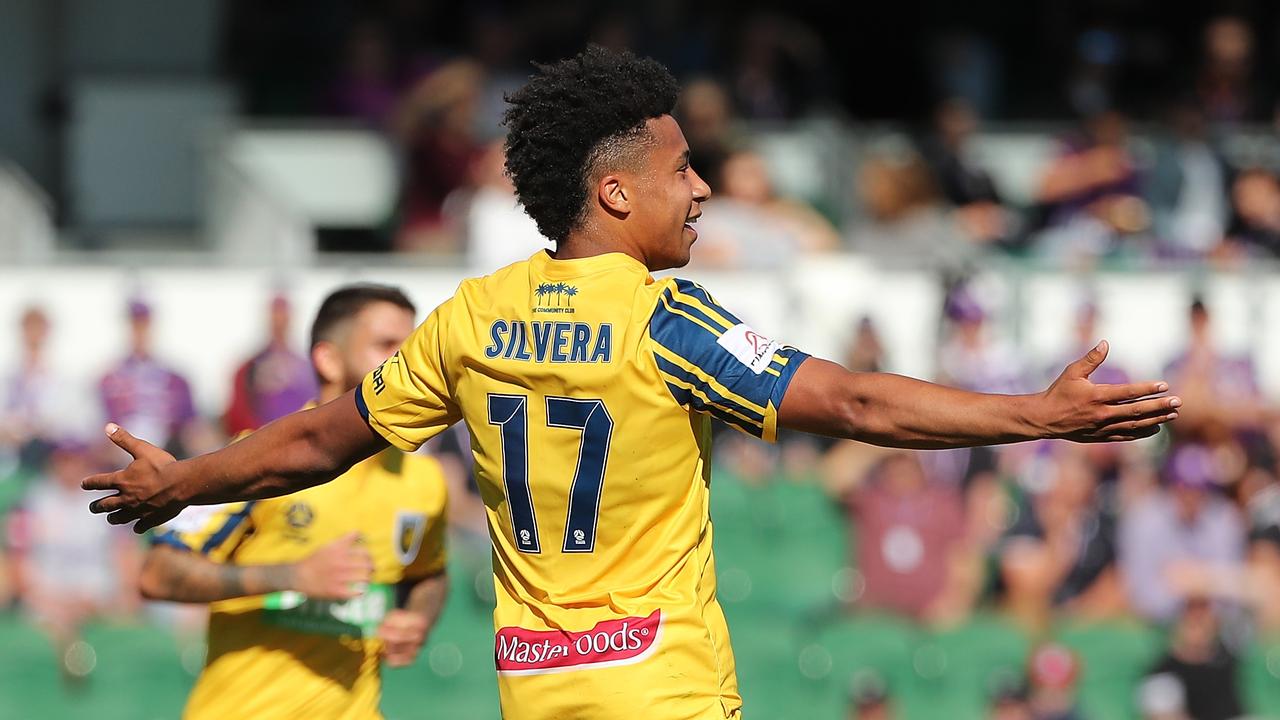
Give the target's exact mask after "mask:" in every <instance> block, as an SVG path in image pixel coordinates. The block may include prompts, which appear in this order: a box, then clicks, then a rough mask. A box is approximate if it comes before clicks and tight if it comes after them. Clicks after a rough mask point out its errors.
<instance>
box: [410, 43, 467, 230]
mask: <svg viewBox="0 0 1280 720" xmlns="http://www.w3.org/2000/svg"><path fill="white" fill-rule="evenodd" d="M484 82H485V78H484V72H483V70H482V69H481V67H480V66H479V65H478V64H476V63H475V62H473V61H471V60H454V61H451V62H448V63H446V64H444V65H442V66H440V67H439V68H438V69H436V70H435V71H434V72H432V73H431V74H430V75H428V76H426V77H425V78H423V79H422V80H420V81H418V82H417V83H416V84H415V85H414V86H413V87H412V88H410V89H409V91H408V94H407V96H406V97H405V98H404V99H403V101H402V102H401V104H400V106H399V108H398V109H397V111H396V118H395V121H394V124H395V129H396V136H397V138H398V139H399V142H400V145H401V147H402V149H403V152H404V154H405V158H404V162H405V170H404V174H405V177H404V183H403V190H402V195H401V199H400V208H399V215H400V217H399V230H398V232H397V236H396V240H395V247H396V249H397V250H402V251H403V250H413V251H424V252H433V253H446V254H447V253H455V252H458V251H459V250H461V248H460V242H461V238H460V232H461V230H460V228H459V227H458V225H459V223H458V219H457V218H454V217H451V216H450V215H449V214H448V213H447V212H446V207H445V199H446V198H448V197H449V195H450V194H451V193H453V192H454V191H455V190H457V189H459V188H462V187H465V186H467V184H468V182H469V181H470V177H471V172H472V164H473V163H474V162H475V160H476V157H477V156H478V155H479V154H480V153H481V151H482V148H481V140H480V138H479V137H478V136H477V133H476V128H477V125H478V122H477V116H478V113H479V109H480V102H481V99H482V98H481V91H482V89H483V87H484Z"/></svg>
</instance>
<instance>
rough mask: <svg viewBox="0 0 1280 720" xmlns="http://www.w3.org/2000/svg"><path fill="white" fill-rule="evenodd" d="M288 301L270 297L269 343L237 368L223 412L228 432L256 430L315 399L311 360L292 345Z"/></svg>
mask: <svg viewBox="0 0 1280 720" xmlns="http://www.w3.org/2000/svg"><path fill="white" fill-rule="evenodd" d="M289 320H290V307H289V301H288V299H286V298H285V297H284V296H282V295H277V296H275V297H273V298H272V299H271V308H270V326H271V337H270V340H268V342H267V346H266V347H265V348H263V349H262V351H261V352H259V353H257V354H256V355H254V356H253V357H251V358H249V359H248V360H246V361H245V362H244V364H242V365H241V366H240V367H239V368H237V369H236V374H235V379H234V380H233V381H232V389H231V402H230V403H229V404H228V405H227V411H226V413H225V414H224V415H223V423H224V425H225V426H226V431H227V434H228V435H232V436H234V435H238V434H240V433H241V432H243V431H245V430H256V429H257V428H259V427H262V426H263V425H266V424H267V423H269V422H271V421H272V420H275V419H276V418H279V417H283V416H285V415H288V414H289V413H291V412H294V411H295V410H298V409H299V408H301V407H302V406H303V405H305V404H307V403H308V402H310V401H311V400H314V399H315V397H316V393H317V392H318V388H317V387H316V376H315V371H314V370H312V369H311V361H310V360H308V359H307V358H306V357H304V356H303V355H302V354H300V353H298V352H295V351H294V350H293V349H291V348H290V347H289Z"/></svg>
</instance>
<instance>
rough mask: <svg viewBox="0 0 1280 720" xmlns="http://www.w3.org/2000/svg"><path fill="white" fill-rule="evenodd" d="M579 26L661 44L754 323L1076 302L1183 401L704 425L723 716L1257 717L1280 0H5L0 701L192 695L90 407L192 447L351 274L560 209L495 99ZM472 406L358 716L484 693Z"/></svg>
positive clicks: (440, 286) (703, 249)
mask: <svg viewBox="0 0 1280 720" xmlns="http://www.w3.org/2000/svg"><path fill="white" fill-rule="evenodd" d="M586 42H596V43H599V44H602V45H605V46H608V47H615V48H624V47H625V48H632V49H634V50H636V51H637V52H639V53H642V54H646V55H650V56H653V57H655V58H657V59H659V60H661V61H663V62H664V63H666V64H667V65H668V66H669V67H671V69H672V70H673V72H675V73H676V74H677V76H678V77H679V78H680V79H681V81H682V83H683V86H684V92H683V95H682V97H681V100H680V104H679V106H678V107H677V108H676V116H677V118H678V119H679V120H680V122H681V124H682V126H683V129H684V132H685V134H686V137H687V139H688V141H689V144H690V147H691V149H692V164H693V166H694V167H695V168H696V169H697V170H698V171H699V173H700V174H702V175H703V177H705V178H706V179H707V180H708V181H709V183H710V184H711V186H712V188H713V191H714V197H713V200H712V201H711V202H710V203H708V204H707V206H706V207H705V209H704V216H703V218H702V220H701V221H700V222H699V224H698V230H699V241H698V244H697V246H696V247H695V251H694V265H693V266H692V267H691V268H690V270H689V271H688V273H689V274H691V275H693V276H694V277H697V278H700V279H701V278H706V282H707V283H708V285H709V287H710V288H711V290H712V291H713V292H717V294H719V295H720V299H721V300H722V301H724V302H725V304H726V305H728V306H730V307H731V308H733V309H735V310H737V309H741V312H740V314H741V315H743V317H744V318H745V319H747V320H748V321H750V322H752V323H753V324H756V325H757V326H758V327H760V328H761V329H763V330H765V331H767V332H769V333H770V334H773V335H776V336H778V338H779V339H781V340H784V341H788V342H794V343H795V344H797V345H800V346H802V347H803V348H805V349H812V350H816V351H821V352H822V353H824V354H826V355H828V356H830V357H832V359H836V360H839V361H841V362H843V363H844V364H845V365H846V366H848V367H850V368H852V369H855V370H887V371H896V372H908V373H910V374H914V375H918V376H923V377H927V378H931V379H936V380H938V381H941V382H946V383H949V384H952V385H957V386H960V387H965V388H968V389H972V390H980V391H990V392H1033V391H1038V390H1040V389H1043V388H1044V387H1045V386H1047V384H1048V383H1049V382H1051V381H1052V380H1053V378H1054V377H1055V376H1056V375H1057V373H1058V372H1059V371H1060V370H1061V369H1062V367H1063V366H1065V365H1066V364H1067V363H1068V362H1070V361H1072V360H1074V359H1075V358H1077V357H1079V355H1081V354H1082V353H1083V352H1084V351H1085V350H1087V349H1088V348H1089V347H1091V346H1092V344H1093V343H1094V342H1096V341H1097V340H1098V339H1099V338H1100V337H1101V335H1102V332H1103V330H1106V331H1108V332H1109V333H1110V334H1109V335H1108V337H1109V338H1110V340H1111V341H1112V343H1113V346H1115V348H1116V353H1115V357H1114V358H1113V360H1112V361H1111V362H1108V363H1107V364H1106V365H1105V366H1104V367H1103V368H1102V369H1101V370H1100V371H1099V372H1098V375H1097V378H1098V379H1099V380H1101V381H1102V382H1125V381H1128V380H1140V379H1149V378H1154V377H1157V376H1158V377H1160V378H1163V379H1165V380H1167V381H1169V383H1170V385H1171V386H1172V388H1173V390H1174V392H1176V393H1177V394H1179V395H1180V396H1182V397H1183V399H1184V403H1185V406H1184V411H1183V412H1182V417H1181V418H1180V419H1179V421H1178V422H1177V423H1175V424H1174V425H1173V426H1172V428H1171V429H1169V430H1168V431H1166V432H1163V433H1162V434H1161V435H1160V436H1158V437H1156V438H1153V439H1152V440H1149V441H1144V442H1141V443H1135V444H1131V445H1124V446H1089V447H1084V446H1077V445H1071V444H1066V443H1056V442H1044V443H1036V444H1028V445H1021V446H1016V447H1008V448H996V449H975V450H972V451H968V450H966V451H948V452H890V451H884V450H880V449H875V448H871V447H867V446H861V445H856V444H852V443H843V442H826V441H819V440H816V439H813V438H809V437H803V436H784V437H783V438H782V439H781V441H780V442H779V443H778V444H777V445H775V446H766V445H764V444H762V443H758V442H756V441H754V440H751V439H749V438H745V437H739V436H737V435H735V434H733V433H730V432H720V433H719V437H718V442H717V464H716V469H715V480H714V483H715V485H716V487H715V490H714V492H713V501H712V502H713V505H712V514H713V517H714V519H715V521H716V524H717V525H716V530H717V547H716V552H717V560H718V567H719V573H720V578H719V582H720V594H721V598H722V600H723V602H724V604H725V608H726V612H727V614H728V616H729V621H730V625H731V628H732V632H733V638H734V644H735V648H736V650H737V655H738V664H739V675H740V679H741V681H742V685H743V692H744V696H745V697H746V701H747V710H748V717H752V718H819V717H828V718H846V717H847V718H865V719H868V720H872V719H876V720H880V719H885V718H911V719H917V718H918V719H921V720H924V719H929V718H944V717H945V718H998V719H1000V720H1016V719H1030V720H1051V719H1052V720H1066V719H1068V718H1073V719H1078V720H1085V719H1098V720H1109V719H1112V718H1114V719H1116V720H1120V719H1122V718H1125V719H1127V718H1147V719H1151V720H1179V719H1185V720H1219V719H1221V720H1226V719H1228V718H1242V717H1280V480H1278V479H1277V478H1278V475H1277V471H1278V467H1277V462H1278V460H1280V404H1278V401H1280V392H1278V391H1280V365H1277V362H1280V352H1277V351H1276V350H1275V348H1276V347H1280V346H1277V345H1276V343H1277V342H1280V339H1277V336H1276V334H1275V330H1274V328H1275V327H1280V325H1277V321H1278V320H1280V282H1277V281H1280V273H1277V272H1276V271H1277V269H1280V265H1277V264H1276V258H1275V256H1276V255H1277V254H1280V175H1278V173H1280V135H1278V132H1280V84H1278V83H1277V81H1276V77H1275V75H1276V73H1275V69H1276V68H1277V67H1280V6H1277V5H1274V4H1271V3H1264V2H1240V3H1228V4H1219V5H1216V6H1215V5H1213V4H1207V5H1204V6H1201V7H1197V8H1186V9H1184V8H1173V7H1170V6H1168V5H1167V4H1163V3H1156V2H1150V1H1147V0H1123V1H1113V2H1102V1H1098V2H1067V1H1065V0H1064V1H1049V0H1043V1H1040V2H1029V3H1021V4H1009V3H1002V2H995V1H994V0H993V1H987V2H977V3H970V4H966V5H964V6H963V7H962V6H957V5H955V4H953V3H942V2H901V3H863V4H854V5H848V6H839V5H837V4H830V3H806V2H799V3H789V4H787V6H786V7H784V8H778V7H772V6H769V5H767V4H760V3H716V2H711V3H698V4H687V3H678V2H670V1H668V0H659V1H658V2H655V3H650V4H648V5H645V6H643V7H635V8H618V7H613V6H600V5H598V4H588V3H584V2H579V1H576V0H556V1H554V2H538V3H534V2H496V3H494V2H488V3H470V4H460V3H439V2H431V1H429V0H383V1H382V2H350V1H346V2H344V1H340V0H319V1H317V0H312V1H310V2H298V1H296V0H279V1H277V2H260V1H253V0H226V1H225V2H216V1H215V0H203V1H197V0H190V1H189V2H182V3H163V2H160V1H159V0H110V1H96V2H95V1H91V0H58V1H55V2H50V1H47V0H4V1H3V2H0V57H4V58H5V62H3V63H0V322H5V323H7V324H6V325H5V326H4V327H0V333H3V334H2V335H0V337H4V338H6V339H5V340H4V341H3V342H0V363H2V365H0V518H2V519H0V527H2V528H3V533H2V534H0V648H3V650H0V668H2V670H0V689H2V691H0V717H5V718H8V717H13V718H28V717H41V718H45V717H62V716H66V717H70V716H73V715H75V714H77V713H78V712H82V711H84V710H85V709H86V708H90V707H92V708H93V710H94V712H95V714H97V715H98V716H100V717H130V718H139V717H156V718H161V717H176V716H177V713H178V710H179V708H180V707H181V701H182V697H183V694H184V692H185V690H186V688H187V687H189V685H190V682H191V679H192V677H193V673H195V672H197V671H198V669H199V667H200V662H201V652H202V651H201V647H200V633H201V632H202V629H203V628H202V625H201V622H202V620H201V615H200V611H199V609H192V608H179V607H173V606H167V605H161V604H154V603H143V602H142V601H141V600H140V598H139V596H138V593H137V589H136V585H135V580H134V578H135V576H136V573H137V569H138V565H139V561H140V553H141V550H142V548H143V547H144V546H143V545H142V544H141V542H142V541H141V540H139V539H138V538H136V537H135V536H133V535H132V534H131V533H129V532H128V531H127V530H121V529H119V528H111V527H109V526H107V525H106V524H105V523H104V522H103V521H102V520H101V518H95V517H92V516H90V515H89V514H88V512H87V509H86V505H87V502H88V500H89V499H90V498H88V497H87V495H86V494H85V493H83V492H81V491H80V490H79V489H78V483H79V481H80V479H81V478H83V477H84V476H85V475H88V474H90V473H92V472H95V471H99V470H102V469H107V468H112V467H119V466H120V465H121V463H122V462H123V461H124V457H123V455H122V453H120V452H119V451H117V450H115V449H114V448H112V447H111V446H109V445H106V444H105V443H104V442H102V441H101V440H100V437H99V434H98V430H97V429H98V427H100V425H101V423H103V422H105V421H107V420H111V421H115V422H119V423H121V424H123V425H125V426H126V427H128V428H129V429H130V430H131V431H132V432H133V433H134V434H135V435H138V436H139V437H144V438H146V439H148V440H150V441H152V442H154V443H156V444H159V445H163V446H165V447H167V448H169V449H171V450H172V451H174V452H175V453H176V454H178V455H180V456H181V455H187V454H191V453H195V452H201V451H206V450H209V449H212V448H215V447H218V446H220V445H221V444H222V443H224V442H226V440H227V438H228V437H231V436H233V435H234V434H236V433H238V432H239V431H241V430H244V429H251V428H254V427H257V426H259V425H261V424H263V423H265V422H268V421H270V420H271V419H274V418H276V417H279V416H280V415H282V414H285V413H288V412H291V411H292V410H294V409H296V408H298V407H299V406H301V405H302V404H303V403H305V402H306V401H307V400H309V399H310V398H311V397H312V395H313V393H314V392H315V379H314V376H313V374H312V372H311V369H310V364H309V358H308V352H307V348H306V347H304V346H303V344H302V338H303V337H304V335H305V329H306V327H307V326H308V325H309V323H310V319H311V318H310V313H311V312H312V311H313V310H314V308H315V306H316V304H317V301H318V299H319V297H321V296H322V295H323V293H324V292H326V291H327V290H328V289H331V288H332V287H333V286H334V285H336V284H337V283H338V282H340V281H342V280H346V279H351V278H353V277H361V278H367V279H373V280H382V281H388V282H403V283H404V284H405V286H406V288H408V289H410V290H411V291H416V292H411V294H416V295H417V297H416V298H415V299H418V300H419V301H420V302H421V301H423V300H426V301H427V302H421V305H422V306H423V307H428V308H429V307H431V306H433V305H434V303H435V302H438V301H439V300H441V299H443V298H444V297H445V296H447V295H448V293H449V292H451V290H452V284H456V282H457V279H459V278H461V277H464V276H466V275H469V274H475V273H484V272H488V271H491V270H493V269H496V268H497V267H500V266H501V265H503V264H506V263H507V262H511V261H514V260H518V259H522V258H524V257H527V256H528V255H529V254H531V253H532V252H534V251H535V250H537V249H538V248H540V247H544V246H545V242H544V241H543V240H542V239H541V238H540V237H539V236H538V235H537V232H536V229H535V228H534V226H533V223H532V221H530V220H529V219H528V218H527V217H526V216H524V214H523V213H522V211H521V210H520V209H519V207H518V206H517V205H516V204H515V201H514V196H513V194H512V189H511V187H510V184H509V182H508V180H507V179H506V178H505V177H504V176H503V173H502V148H501V141H502V128H501V125H500V118H501V113H502V109H503V102H502V96H503V93H504V92H507V91H509V90H511V89H514V88H515V87H518V86H519V85H520V84H521V83H522V81H523V79H524V78H525V77H527V75H528V74H529V73H530V70H531V66H530V64H529V63H530V61H531V60H534V61H550V60H555V59H558V58H561V57H564V56H568V55H572V54H574V53H576V52H577V51H578V50H580V49H581V48H582V47H583V45H584V43H586ZM427 276H430V278H431V282H430V283H429V284H428V285H429V288H428V286H426V285H424V286H415V283H419V282H420V281H419V280H418V279H416V278H419V277H427ZM166 278H167V279H168V280H167V284H166ZM718 288H723V289H724V290H723V291H722V292H723V293H725V294H720V291H718ZM762 288H767V289H768V292H766V291H765V290H762ZM857 288H861V296H860V297H861V299H860V300H857V301H854V300H851V299H850V298H851V297H853V296H852V295H851V293H854V292H855V290H856V289H857ZM1064 288H1065V290H1064ZM775 291H776V293H777V295H778V296H782V295H785V296H786V297H787V302H786V303H783V302H782V301H781V300H778V301H776V302H773V298H774V297H775V295H774V292H775ZM1050 294H1052V296H1053V301H1052V302H1051V303H1049V305H1051V306H1052V307H1053V308H1054V312H1053V313H1047V312H1045V311H1037V310H1036V308H1037V307H1041V306H1044V305H1045V302H1047V301H1046V300H1045V298H1047V297H1049V295H1050ZM726 295H727V296H726ZM868 296H870V297H868ZM735 299H741V301H742V304H741V305H735V303H734V302H732V301H733V300H735ZM877 300H878V301H877ZM777 305H785V307H786V308H789V310H788V311H787V312H790V314H789V315H788V314H787V312H780V311H778V310H777V308H776V307H772V306H777ZM757 313H758V314H757ZM771 313H772V314H771ZM1045 338H1048V339H1047V340H1046V339H1045ZM810 339H813V340H814V343H806V342H804V341H805V340H810ZM467 447H468V439H467V437H466V432H465V429H455V430H453V431H450V432H449V433H447V434H446V435H445V436H443V437H442V438H440V439H439V440H438V441H435V442H433V443H432V445H431V446H429V447H428V448H427V450H428V451H430V452H433V453H436V454H438V455H439V456H440V457H441V458H442V459H443V460H444V461H445V463H446V465H447V467H448V468H449V470H450V477H451V484H452V485H453V491H452V501H453V504H452V507H451V510H450V513H451V520H452V525H453V528H454V529H453V532H452V536H451V543H452V544H451V553H452V559H451V572H453V573H454V583H453V591H452V592H453V595H452V597H451V599H450V604H449V606H448V607H447V608H446V610H445V618H444V620H443V621H442V626H441V627H440V628H439V630H438V631H437V632H436V634H435V635H434V636H433V640H432V642H431V644H430V645H429V646H428V648H427V650H426V651H425V652H424V655H423V658H422V660H421V661H420V662H419V663H418V665H417V666H415V667H414V668H411V669H408V670H404V671H394V672H391V673H389V674H388V683H387V694H386V710H387V714H388V717H392V718H407V717H450V718H487V717H496V714H497V703H496V687H495V685H494V681H493V676H492V634H491V627H490V626H489V624H488V623H489V618H488V615H487V613H488V608H489V607H490V603H491V602H492V585H491V578H490V575H489V571H488V561H489V555H488V551H487V549H486V545H485V544H486V543H487V539H486V537H485V531H484V529H483V516H482V508H481V507H480V506H479V501H478V499H477V497H476V495H475V494H474V492H473V486H472V483H471V481H470V480H469V477H468V472H469V451H468V450H467Z"/></svg>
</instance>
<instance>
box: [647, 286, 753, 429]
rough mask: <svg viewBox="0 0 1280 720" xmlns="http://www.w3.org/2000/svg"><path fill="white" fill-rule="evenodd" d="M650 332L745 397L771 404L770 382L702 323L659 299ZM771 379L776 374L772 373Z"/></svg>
mask: <svg viewBox="0 0 1280 720" xmlns="http://www.w3.org/2000/svg"><path fill="white" fill-rule="evenodd" d="M649 334H650V336H651V337H652V338H653V340H654V341H655V342H657V343H658V344H659V345H661V346H662V347H664V348H666V349H668V350H670V351H671V352H673V353H675V354H676V355H679V356H680V357H682V358H684V359H685V361H686V362H688V363H689V364H691V365H695V366H697V367H698V368H699V369H700V370H702V372H704V373H706V374H707V375H708V376H709V377H713V378H715V379H716V380H717V381H718V382H719V383H720V384H721V385H723V386H725V387H726V388H728V389H729V390H731V391H733V392H734V393H737V394H738V395H740V396H742V397H743V398H744V399H746V400H748V401H750V402H753V403H755V404H756V405H759V406H760V407H764V406H765V405H767V404H768V402H769V390H770V387H769V385H770V383H769V382H768V381H764V380H763V379H762V378H760V377H758V376H756V374H755V373H753V372H751V368H749V367H747V366H746V365H745V364H744V363H743V362H742V361H741V360H739V359H738V358H736V357H734V356H733V353H731V352H729V351H728V350H726V349H725V348H723V347H721V346H720V345H718V344H717V343H716V340H717V338H716V336H714V335H712V334H711V333H710V332H708V331H707V330H706V329H705V328H703V327H702V326H701V325H699V324H697V323H695V322H693V321H692V320H690V319H689V318H686V317H684V316H683V315H679V314H677V313H673V312H671V311H670V310H668V309H667V308H665V307H663V305H662V304H661V303H659V304H658V307H657V308H655V309H654V312H653V317H652V318H651V319H650V321H649ZM769 379H770V380H771V379H773V376H772V375H770V376H769Z"/></svg>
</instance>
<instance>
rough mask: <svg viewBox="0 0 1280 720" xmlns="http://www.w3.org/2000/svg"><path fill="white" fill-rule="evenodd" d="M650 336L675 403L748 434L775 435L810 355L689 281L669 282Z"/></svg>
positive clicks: (769, 437) (652, 320)
mask: <svg viewBox="0 0 1280 720" xmlns="http://www.w3.org/2000/svg"><path fill="white" fill-rule="evenodd" d="M649 335H650V337H651V338H652V340H653V352H654V359H655V360H656V362H657V365H658V372H659V374H660V375H661V376H662V379H663V380H664V381H665V382H666V385H667V388H668V389H669V390H670V391H671V394H672V396H673V397H675V399H676V402H678V403H680V404H681V405H683V406H685V407H687V408H689V409H690V410H692V411H695V412H700V413H705V414H709V415H711V416H713V417H715V418H718V419H720V420H722V421H724V422H725V423H728V424H729V425H731V426H733V427H735V428H737V429H738V430H740V431H742V432H744V433H747V434H748V435H752V436H755V437H758V438H762V439H764V440H767V441H769V442H773V441H774V440H776V439H777V431H778V407H779V406H780V405H781V404H782V397H783V395H785V394H786V391H787V386H788V385H789V384H790V383H791V378H793V377H794V376H795V372H796V369H797V368H799V367H800V364H801V363H803V362H804V361H805V360H806V359H807V358H808V357H809V356H808V355H806V354H805V353H803V352H800V351H799V350H797V349H796V348H793V347H790V346H787V345H781V344H779V343H777V342H774V341H773V340H770V339H769V338H766V337H764V336H763V335H761V334H759V333H757V332H756V331H755V330H752V329H751V328H750V327H748V326H747V325H746V324H745V323H743V322H742V321H741V320H739V319H738V318H737V317H736V316H735V315H734V314H733V313H730V312H729V311H728V310H726V309H724V308H723V307H721V306H720V304H719V303H717V302H716V301H715V300H714V299H712V297H711V295H710V294H708V293H707V291H706V290H704V289H703V288H702V286H700V285H698V284H697V283H693V282H689V281H688V280H675V281H674V282H671V283H669V284H668V285H667V287H666V288H664V289H663V291H662V294H661V296H660V297H659V299H658V303H657V305H656V306H655V307H654V311H653V315H652V316H651V317H650V319H649Z"/></svg>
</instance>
